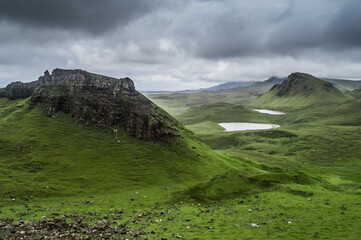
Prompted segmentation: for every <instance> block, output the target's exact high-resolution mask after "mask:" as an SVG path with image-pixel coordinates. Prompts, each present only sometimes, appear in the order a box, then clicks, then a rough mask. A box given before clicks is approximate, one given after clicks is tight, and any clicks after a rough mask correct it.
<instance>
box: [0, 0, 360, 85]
mask: <svg viewBox="0 0 361 240" xmlns="http://www.w3.org/2000/svg"><path fill="white" fill-rule="evenodd" d="M55 68H65V69H83V70H86V71H89V72H93V73H98V74H104V75H108V76H112V77H116V78H121V77H130V78H131V79H133V81H134V82H135V86H136V88H137V89H139V90H182V89H197V88H203V87H210V86H214V85H217V84H220V83H224V82H230V81H263V80H266V79H267V78H269V77H271V76H278V77H285V76H288V75H289V74H291V73H292V72H306V73H310V74H312V75H314V76H317V77H328V78H346V79H361V1H359V0H342V1H341V0H272V1H269V0H252V1H248V0H247V1H246V0H244V1H243V0H127V1H126V0H102V1H99V0H52V1H49V0H32V1H29V0H0V87H5V86H6V85H7V84H9V83H10V82H13V81H23V82H29V81H34V80H36V79H37V78H38V77H39V76H41V75H43V72H44V71H45V70H49V71H51V70H53V69H55Z"/></svg>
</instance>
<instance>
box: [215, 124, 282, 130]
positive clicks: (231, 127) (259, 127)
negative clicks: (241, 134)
mask: <svg viewBox="0 0 361 240" xmlns="http://www.w3.org/2000/svg"><path fill="white" fill-rule="evenodd" d="M218 124H219V125H220V126H221V127H223V128H224V129H225V130H224V131H226V132H230V131H244V130H262V129H272V128H279V127H280V125H277V124H264V123H247V122H233V123H218Z"/></svg>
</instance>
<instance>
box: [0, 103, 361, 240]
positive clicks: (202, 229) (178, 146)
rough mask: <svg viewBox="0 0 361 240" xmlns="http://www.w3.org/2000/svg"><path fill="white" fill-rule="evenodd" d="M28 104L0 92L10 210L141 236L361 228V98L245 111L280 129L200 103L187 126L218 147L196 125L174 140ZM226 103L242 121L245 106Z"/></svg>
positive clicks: (273, 235)
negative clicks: (360, 120)
mask: <svg viewBox="0 0 361 240" xmlns="http://www.w3.org/2000/svg"><path fill="white" fill-rule="evenodd" d="M27 101H28V100H26V99H25V100H20V101H9V100H5V99H0V194H1V195H0V218H14V219H15V220H19V219H23V220H28V219H40V218H41V217H42V216H47V217H48V218H57V217H66V218H67V221H73V220H74V218H75V217H74V216H87V218H86V219H87V221H89V222H90V223H91V222H96V221H99V220H105V221H110V222H111V223H112V224H115V225H117V224H123V223H127V224H128V225H129V226H131V227H132V228H133V229H134V230H137V229H142V230H143V231H144V232H145V233H146V235H142V236H140V239H145V238H147V239H161V238H167V239H176V238H184V239H359V236H360V235H361V227H360V224H359V222H360V218H361V217H360V216H361V206H360V204H361V198H360V197H361V195H360V194H361V191H360V187H361V178H360V174H359V173H360V170H361V162H360V158H361V148H360V146H361V140H360V139H361V130H360V126H359V125H357V124H354V125H351V124H346V122H350V121H351V120H349V119H351V117H354V118H356V119H357V116H358V115H357V114H356V113H354V112H357V111H359V109H358V108H357V106H359V105H358V104H357V102H352V103H351V102H350V103H349V105H346V103H345V105H338V107H335V108H332V109H335V110H334V111H333V110H331V108H329V112H327V111H326V110H325V108H320V109H319V110H317V109H304V110H302V111H301V110H300V111H294V112H293V113H289V114H286V115H283V116H269V115H265V114H260V113H256V112H254V114H253V112H252V111H251V109H247V107H243V108H242V111H245V112H247V113H248V118H249V119H252V121H257V122H273V123H279V124H281V128H279V129H273V130H260V131H242V132H224V131H223V129H222V128H221V127H219V126H218V125H217V124H216V122H215V120H217V121H218V120H222V118H221V119H219V118H218V117H215V116H213V117H212V116H210V117H208V118H205V119H203V118H201V117H199V116H201V115H202V114H203V113H202V112H203V111H205V109H203V110H202V109H201V108H200V109H198V114H195V115H198V117H196V119H195V120H194V122H192V121H193V120H192V116H191V115H192V112H191V111H190V113H188V115H187V121H188V122H187V124H189V125H188V127H189V128H190V129H191V130H192V131H194V132H195V133H197V135H199V136H200V138H201V139H202V140H204V141H205V142H206V143H208V144H209V145H210V146H211V147H212V148H213V149H215V150H216V151H213V150H212V149H211V148H209V147H208V146H207V145H205V144H203V142H202V141H201V140H200V139H198V137H196V136H194V135H193V134H192V133H190V132H188V131H186V130H182V129H181V137H180V138H179V139H178V140H177V141H175V142H172V143H159V142H158V143H157V142H155V143H154V142H144V141H140V140H137V139H134V138H131V137H129V136H127V135H126V134H125V133H123V132H122V131H119V133H118V136H115V135H114V133H113V132H112V131H111V130H104V129H96V128H87V127H84V126H82V125H77V124H75V122H74V121H73V120H72V119H71V118H70V117H68V116H66V115H64V114H59V117H58V118H55V119H51V118H48V117H45V116H44V114H43V113H42V110H41V108H35V109H33V110H28V109H27ZM217 107H218V108H219V107H220V106H219V105H218V106H217ZM221 107H222V111H223V115H224V116H226V117H228V119H227V121H234V119H232V118H230V117H229V116H231V115H234V116H235V117H237V114H234V111H236V110H235V109H239V107H238V108H237V106H224V105H221ZM228 107H229V109H230V110H229V112H228V114H227V108H228ZM209 108H211V106H208V107H207V108H206V109H209ZM201 110H202V111H201ZM338 111H341V112H342V111H343V112H344V113H345V114H344V115H343V116H340V115H338V113H339V112H338ZM194 113H197V111H195V112H194ZM346 113H348V114H346ZM213 114H217V111H213ZM179 119H181V116H179ZM245 120H246V119H245ZM311 120H312V121H311ZM115 137H117V138H115ZM252 224H253V225H252ZM252 226H253V227H252ZM1 234H2V235H1ZM1 234H0V236H5V237H6V236H7V235H6V234H10V233H9V232H6V233H1ZM126 237H128V238H130V237H132V235H131V234H130V233H127V234H121V233H119V235H117V236H114V238H126Z"/></svg>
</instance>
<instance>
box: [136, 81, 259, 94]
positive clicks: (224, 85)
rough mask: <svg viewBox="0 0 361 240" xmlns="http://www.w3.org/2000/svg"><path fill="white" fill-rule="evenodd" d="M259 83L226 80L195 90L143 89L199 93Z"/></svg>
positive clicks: (150, 92) (151, 92)
mask: <svg viewBox="0 0 361 240" xmlns="http://www.w3.org/2000/svg"><path fill="white" fill-rule="evenodd" d="M254 83H257V81H247V82H226V83H222V84H219V85H216V86H213V87H209V88H199V89H194V90H189V89H187V90H180V91H142V92H143V93H145V94H157V93H159V94H170V93H198V92H203V91H218V90H223V89H230V88H235V87H249V86H251V85H253V84H254Z"/></svg>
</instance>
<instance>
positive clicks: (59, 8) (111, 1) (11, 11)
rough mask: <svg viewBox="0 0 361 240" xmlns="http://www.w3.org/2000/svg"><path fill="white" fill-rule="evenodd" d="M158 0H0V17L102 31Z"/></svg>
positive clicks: (36, 24)
mask: <svg viewBox="0 0 361 240" xmlns="http://www.w3.org/2000/svg"><path fill="white" fill-rule="evenodd" d="M159 4H160V1H158V0H152V1H147V0H132V1H127V0H101V1H100V0H61V1H53V0H31V1H29V0H2V1H0V19H2V20H7V21H10V22H16V23H19V24H21V25H24V26H28V27H40V28H41V27H45V28H61V29H67V30H69V29H73V30H82V31H85V32H90V33H93V34H98V33H103V32H106V31H108V30H110V29H113V28H116V27H117V26H118V25H125V24H127V23H128V22H130V21H132V20H134V19H135V18H137V17H139V16H143V15H144V14H147V13H149V12H150V11H151V10H153V9H154V8H156V7H159Z"/></svg>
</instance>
